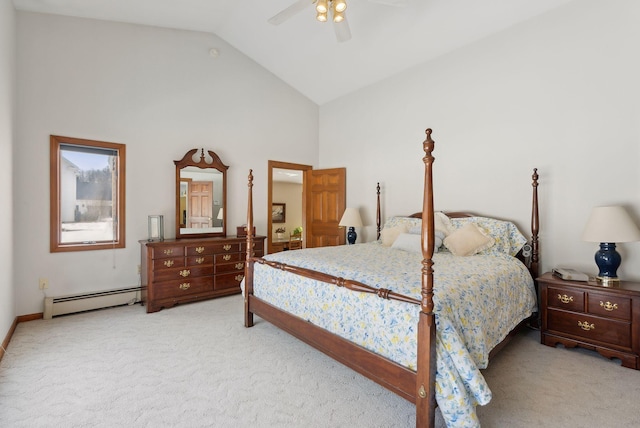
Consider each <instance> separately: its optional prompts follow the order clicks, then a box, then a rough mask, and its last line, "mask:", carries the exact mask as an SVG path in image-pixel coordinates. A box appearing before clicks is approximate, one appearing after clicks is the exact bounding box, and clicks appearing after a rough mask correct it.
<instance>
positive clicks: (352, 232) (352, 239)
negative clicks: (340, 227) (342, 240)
mask: <svg viewBox="0 0 640 428" xmlns="http://www.w3.org/2000/svg"><path fill="white" fill-rule="evenodd" d="M357 237H358V234H357V233H356V229H355V228H354V227H349V231H348V232H347V242H349V245H353V244H355V243H356V238H357Z"/></svg>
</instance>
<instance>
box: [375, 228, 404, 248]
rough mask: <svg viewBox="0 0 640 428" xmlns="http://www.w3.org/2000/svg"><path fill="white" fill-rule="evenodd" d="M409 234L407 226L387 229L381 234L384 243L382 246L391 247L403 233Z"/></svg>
mask: <svg viewBox="0 0 640 428" xmlns="http://www.w3.org/2000/svg"><path fill="white" fill-rule="evenodd" d="M406 232H407V225H406V224H398V225H397V226H393V227H386V226H385V228H384V229H383V230H382V232H380V240H381V241H382V245H384V246H385V247H390V246H391V245H392V244H393V243H394V242H395V240H396V238H397V237H398V235H400V234H401V233H406Z"/></svg>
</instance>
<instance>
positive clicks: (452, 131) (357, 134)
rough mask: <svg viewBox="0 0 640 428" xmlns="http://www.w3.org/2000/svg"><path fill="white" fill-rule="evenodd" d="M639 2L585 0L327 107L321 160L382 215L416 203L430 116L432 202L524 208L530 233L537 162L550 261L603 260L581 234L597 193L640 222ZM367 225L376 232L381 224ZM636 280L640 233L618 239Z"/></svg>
mask: <svg viewBox="0 0 640 428" xmlns="http://www.w3.org/2000/svg"><path fill="white" fill-rule="evenodd" d="M638 22H640V2H637V1H635V0H612V1H607V2H603V1H599V0H584V1H580V2H572V3H569V4H567V5H566V6H564V7H561V8H559V9H557V10H554V11H552V12H550V13H548V14H546V15H542V16H539V17H537V18H534V19H532V20H530V21H528V22H526V23H523V24H521V25H518V26H515V27H513V28H511V29H509V30H507V31H504V32H502V33H499V34H497V35H494V36H492V37H489V38H487V39H484V40H482V41H480V42H478V43H475V44H473V45H471V46H468V47H466V48H463V49H461V50H459V51H456V52H454V53H451V54H449V55H446V56H443V57H441V58H439V59H436V60H434V61H431V62H429V63H426V64H423V65H421V66H418V67H415V68H412V69H410V70H407V71H406V72H404V73H401V74H399V75H396V76H394V77H392V78H389V79H387V80H385V81H383V82H381V83H378V84H376V85H373V86H370V87H368V88H365V89H363V90H360V91H358V92H356V93H353V94H350V95H348V96H345V97H343V98H341V99H339V100H336V101H334V102H331V103H328V104H325V105H323V106H322V107H321V108H320V166H321V167H331V166H335V165H344V164H345V163H346V166H347V170H348V177H347V199H348V201H347V205H348V206H360V207H361V212H362V214H363V221H365V222H368V224H369V225H374V224H375V184H376V182H377V181H380V182H381V186H382V188H383V190H382V194H383V217H386V216H389V215H395V214H405V213H412V212H416V211H420V209H421V207H422V205H421V204H422V193H421V192H422V177H423V170H424V168H423V163H422V160H421V158H422V156H423V154H424V152H423V151H422V144H421V142H422V141H423V140H424V129H425V128H427V127H432V128H433V129H434V133H433V138H434V140H435V141H436V148H435V152H434V154H435V157H436V162H435V165H434V171H435V178H434V182H435V200H436V208H437V209H442V210H473V211H474V212H477V213H480V214H485V215H494V216H499V217H504V218H510V219H515V220H517V223H518V225H519V226H520V229H521V230H522V231H523V232H525V233H526V234H527V235H529V234H530V232H529V218H530V209H531V208H530V201H531V186H530V183H531V173H532V168H533V167H537V168H538V169H539V173H540V187H539V192H540V198H541V200H540V203H541V206H540V215H541V220H540V223H541V235H540V238H541V244H540V245H541V253H542V269H544V270H549V269H550V268H551V267H553V266H555V265H561V264H563V265H566V266H572V267H577V268H579V269H582V270H584V271H587V272H589V273H592V274H595V273H597V268H596V267H595V264H594V262H593V256H594V254H595V252H596V250H597V247H598V246H597V244H593V243H585V242H582V241H581V240H580V236H581V233H582V228H583V227H584V225H585V223H586V220H587V217H588V215H589V212H590V210H591V208H592V207H593V206H597V205H604V204H623V205H626V206H627V207H628V208H629V210H630V212H631V213H632V215H633V217H634V219H635V220H636V223H637V224H640V200H639V196H640V168H639V167H638V166H639V165H638V162H639V161H640V154H639V151H640V110H639V109H640V103H639V102H638V100H639V99H640V97H639V95H640V78H639V76H640V56H638V54H637V53H638V51H640V25H638ZM364 232H365V234H364V235H365V236H364V238H365V239H366V240H369V241H370V240H372V239H375V227H374V226H369V227H367V228H366V230H365V231H364ZM618 247H619V251H620V253H621V254H622V256H623V264H622V267H621V269H620V270H619V272H618V273H619V274H620V276H622V277H623V278H628V279H630V278H635V279H640V243H629V244H621V245H619V246H618Z"/></svg>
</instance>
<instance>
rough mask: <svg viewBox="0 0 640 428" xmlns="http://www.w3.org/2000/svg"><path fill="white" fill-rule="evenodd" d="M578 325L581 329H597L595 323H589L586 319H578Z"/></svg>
mask: <svg viewBox="0 0 640 428" xmlns="http://www.w3.org/2000/svg"><path fill="white" fill-rule="evenodd" d="M578 327H580V328H581V329H583V330H585V331H589V330H595V329H596V325H595V324H589V322H588V321H585V322H582V321H578Z"/></svg>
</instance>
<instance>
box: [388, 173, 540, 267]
mask: <svg viewBox="0 0 640 428" xmlns="http://www.w3.org/2000/svg"><path fill="white" fill-rule="evenodd" d="M531 180H532V182H531V187H532V189H533V199H532V203H531V241H530V242H529V243H528V244H525V246H524V247H523V248H522V249H521V250H520V251H519V252H518V254H516V258H517V259H518V260H520V261H521V262H522V263H523V264H524V265H525V266H526V267H527V269H529V273H530V274H531V276H532V277H533V278H534V279H535V278H537V277H538V276H539V275H540V272H539V271H538V260H539V254H538V228H539V215H538V168H534V169H533V174H532V175H531ZM377 193H378V216H377V218H376V219H377V224H378V239H380V183H378V186H377ZM445 214H446V215H447V217H449V218H464V217H475V216H476V214H473V213H470V212H465V211H454V212H445ZM408 217H410V218H419V219H421V218H422V212H417V213H413V214H411V215H410V216H408Z"/></svg>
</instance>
